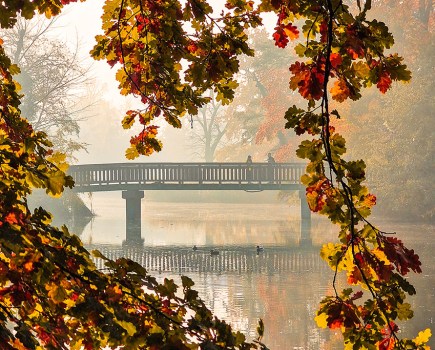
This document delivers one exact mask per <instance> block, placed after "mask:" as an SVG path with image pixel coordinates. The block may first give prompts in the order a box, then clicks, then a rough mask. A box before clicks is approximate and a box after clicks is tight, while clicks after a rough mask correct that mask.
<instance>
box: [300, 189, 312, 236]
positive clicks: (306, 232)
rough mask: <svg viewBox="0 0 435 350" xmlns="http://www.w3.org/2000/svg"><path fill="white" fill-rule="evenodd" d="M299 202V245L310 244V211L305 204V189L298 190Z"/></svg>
mask: <svg viewBox="0 0 435 350" xmlns="http://www.w3.org/2000/svg"><path fill="white" fill-rule="evenodd" d="M299 198H300V200H301V241H302V242H301V243H311V210H310V207H309V206H308V203H307V197H306V195H305V188H303V189H300V190H299Z"/></svg>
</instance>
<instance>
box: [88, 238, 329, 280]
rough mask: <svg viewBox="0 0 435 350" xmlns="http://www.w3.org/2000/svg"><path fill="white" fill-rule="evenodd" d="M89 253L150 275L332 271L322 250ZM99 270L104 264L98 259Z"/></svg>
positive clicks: (106, 248) (108, 249) (109, 249)
mask: <svg viewBox="0 0 435 350" xmlns="http://www.w3.org/2000/svg"><path fill="white" fill-rule="evenodd" d="M86 247H87V248H88V249H98V250H99V251H101V252H102V253H103V254H104V255H105V256H106V257H108V258H110V259H112V260H116V259H117V258H121V257H126V258H129V259H131V260H134V261H136V262H137V263H139V264H140V265H142V266H143V267H145V268H146V269H147V270H148V271H158V272H174V273H180V274H183V273H188V272H226V273H227V272H239V273H242V272H254V273H277V272H297V273H300V272H306V271H311V272H319V271H323V270H328V269H329V268H328V266H327V264H326V263H325V262H324V261H322V259H321V258H320V255H319V247H315V246H312V245H308V244H306V245H303V246H300V247H266V248H265V249H264V250H262V251H261V252H257V249H256V248H255V247H252V248H251V247H246V248H239V247H225V248H223V249H219V250H218V252H219V254H217V255H212V254H211V253H210V250H211V247H206V246H202V247H199V248H198V250H196V251H194V250H193V249H192V248H190V249H189V248H186V247H175V246H174V247H167V246H165V247H129V246H128V245H125V246H123V247H121V246H115V245H113V246H110V245H88V246H86ZM95 262H96V263H97V267H98V268H103V267H104V266H103V261H102V260H101V259H96V260H95Z"/></svg>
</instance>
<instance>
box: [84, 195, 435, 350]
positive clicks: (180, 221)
mask: <svg viewBox="0 0 435 350" xmlns="http://www.w3.org/2000/svg"><path fill="white" fill-rule="evenodd" d="M120 197H121V196H120V194H107V193H105V194H103V193H100V194H94V195H93V197H92V207H93V209H94V210H95V211H96V213H97V214H98V216H97V217H95V219H93V220H92V221H91V222H90V223H89V224H88V225H87V226H86V227H85V228H84V230H83V232H82V233H81V238H82V240H83V241H84V243H85V245H87V246H89V247H90V248H92V249H95V248H97V249H100V250H101V251H102V252H103V253H105V254H107V255H109V256H111V257H116V256H121V255H122V256H126V257H129V258H132V259H134V260H137V261H139V262H140V263H142V264H143V265H145V266H146V267H147V268H148V270H149V271H150V273H151V274H153V275H155V276H156V277H157V278H161V279H163V278H164V277H169V278H174V279H175V280H176V281H178V282H179V281H180V280H179V276H180V275H181V274H183V275H187V276H189V277H190V278H192V279H193V280H194V282H195V288H196V289H197V290H198V291H199V292H200V296H201V297H202V299H204V300H205V302H206V304H207V305H208V306H209V307H210V308H211V309H212V310H213V311H214V312H215V314H217V315H218V316H219V317H221V318H223V319H225V320H227V321H228V322H229V323H230V324H231V325H233V327H234V328H236V329H238V330H240V331H242V332H243V333H244V334H246V335H247V337H248V338H249V339H252V338H253V337H255V334H256V333H255V329H256V327H257V322H258V319H259V318H262V319H263V320H264V323H265V338H264V342H265V343H266V344H267V345H268V346H269V347H270V348H271V349H272V350H288V349H313V350H319V349H325V350H326V349H343V346H342V345H341V343H340V336H339V335H338V334H334V333H333V332H331V331H329V330H321V329H319V328H317V326H316V324H315V322H314V320H313V318H314V315H315V312H316V310H317V307H318V303H319V301H320V300H321V299H322V297H323V296H325V295H327V294H328V295H329V294H332V293H333V289H332V279H333V272H332V271H331V270H330V269H329V268H328V267H327V266H326V263H325V262H323V261H322V260H321V259H320V257H319V250H320V247H321V246H322V244H323V243H325V242H328V241H335V238H334V237H335V235H336V229H335V228H334V227H332V226H331V225H330V224H329V223H328V222H327V221H325V220H323V219H319V218H315V219H313V223H312V228H311V236H310V237H309V239H303V238H304V237H303V235H301V229H300V219H299V217H300V215H299V213H300V209H299V207H298V206H297V205H295V206H288V205H286V204H282V203H271V202H264V203H262V199H261V197H256V194H252V200H250V203H240V204H234V203H194V202H177V203H159V202H151V201H147V200H146V199H145V200H144V201H143V203H142V230H141V234H142V238H143V240H144V244H143V247H142V246H139V247H138V246H135V247H127V246H123V242H124V241H125V207H124V205H125V203H124V201H123V200H122V199H121V198H120ZM375 223H376V224H379V222H377V221H376V222H375ZM380 226H381V227H382V228H383V229H385V230H387V231H388V230H394V231H396V232H397V235H398V237H399V238H401V239H403V240H404V241H405V243H406V244H407V245H408V246H409V247H411V248H413V249H415V250H416V251H417V253H418V254H419V255H420V257H421V260H422V263H423V273H422V274H421V275H416V276H411V277H410V278H409V279H410V280H411V282H412V283H414V285H415V287H416V289H417V295H416V296H414V297H412V298H411V299H410V300H411V303H412V305H413V309H414V311H415V316H414V318H413V320H412V321H410V322H407V325H406V329H404V332H405V333H406V334H408V333H409V334H410V335H411V336H412V337H414V336H415V335H416V334H417V333H418V331H420V330H423V329H425V328H428V327H429V328H432V330H433V329H434V327H433V326H434V316H435V312H434V310H435V309H434V306H433V305H434V301H435V298H434V295H435V264H434V262H435V261H434V255H433V251H434V249H435V240H434V238H433V226H430V225H407V224H395V223H391V222H390V223H389V222H382V221H381V222H380ZM257 245H258V246H261V247H262V248H263V249H262V250H260V251H257V249H256V246H257ZM193 246H196V247H197V248H198V249H197V250H193V249H192V247H193ZM211 249H215V250H217V251H218V252H219V254H217V255H214V256H213V255H211V254H210V250H211ZM434 344H435V343H434V341H433V339H432V346H434Z"/></svg>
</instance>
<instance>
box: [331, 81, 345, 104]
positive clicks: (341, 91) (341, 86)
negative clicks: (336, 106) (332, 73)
mask: <svg viewBox="0 0 435 350" xmlns="http://www.w3.org/2000/svg"><path fill="white" fill-rule="evenodd" d="M330 92H331V96H332V98H333V99H334V100H336V101H338V102H344V101H345V100H346V99H347V98H348V97H349V94H350V91H349V88H348V87H347V84H346V82H345V81H344V80H343V79H339V80H336V81H335V82H334V86H333V87H332V88H331V90H330Z"/></svg>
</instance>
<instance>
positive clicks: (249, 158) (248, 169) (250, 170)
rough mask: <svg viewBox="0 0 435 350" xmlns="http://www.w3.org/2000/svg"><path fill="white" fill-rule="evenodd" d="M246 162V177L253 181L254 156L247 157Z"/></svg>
mask: <svg viewBox="0 0 435 350" xmlns="http://www.w3.org/2000/svg"><path fill="white" fill-rule="evenodd" d="M246 164H248V167H247V169H246V179H247V180H248V182H251V180H252V167H251V166H250V165H251V164H252V157H251V156H250V155H249V156H248V159H246Z"/></svg>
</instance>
